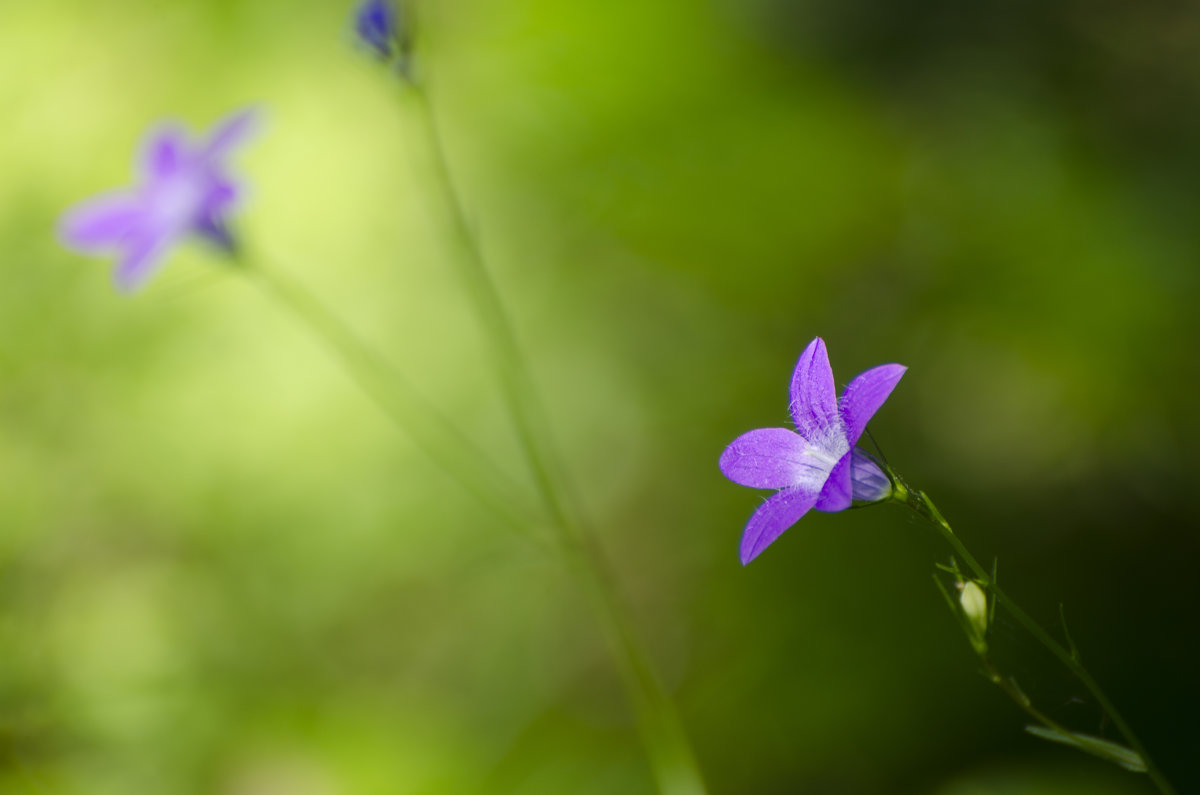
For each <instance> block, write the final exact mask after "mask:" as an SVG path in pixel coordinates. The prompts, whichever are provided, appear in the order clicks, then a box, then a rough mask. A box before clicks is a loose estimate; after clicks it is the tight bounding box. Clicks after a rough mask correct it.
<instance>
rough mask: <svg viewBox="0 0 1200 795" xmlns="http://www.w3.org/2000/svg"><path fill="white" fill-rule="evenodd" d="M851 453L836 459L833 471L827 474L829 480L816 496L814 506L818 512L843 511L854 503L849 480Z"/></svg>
mask: <svg viewBox="0 0 1200 795" xmlns="http://www.w3.org/2000/svg"><path fill="white" fill-rule="evenodd" d="M852 453H853V451H850V452H848V453H846V454H845V455H844V456H842V457H841V458H840V459H838V462H837V464H835V465H834V467H833V471H832V472H830V473H829V479H828V480H826V481H825V485H824V486H822V487H821V493H820V494H819V495H818V496H817V503H816V505H815V506H814V507H815V508H816V509H817V510H818V511H825V512H826V513H836V512H837V511H844V510H846V509H847V508H849V507H850V503H852V502H853V501H854V500H853V491H854V489H853V486H852V484H851V480H850V461H851V458H852V455H851V454H852Z"/></svg>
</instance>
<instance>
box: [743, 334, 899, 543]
mask: <svg viewBox="0 0 1200 795" xmlns="http://www.w3.org/2000/svg"><path fill="white" fill-rule="evenodd" d="M906 369H907V368H906V367H904V366H903V365H899V364H883V365H880V366H878V367H874V368H872V369H870V370H867V371H866V372H865V373H862V374H861V375H859V376H857V377H856V378H855V379H854V380H853V381H851V382H850V384H849V385H848V386H847V387H846V389H845V391H843V392H842V397H841V400H838V398H837V395H836V393H835V390H834V383H833V370H832V369H831V368H830V366H829V356H828V354H827V353H826V352H825V342H824V340H822V339H821V338H820V337H817V338H816V339H814V340H813V341H812V342H810V343H809V344H808V347H807V348H805V349H804V353H802V354H801V355H800V361H799V363H797V365H796V372H795V373H794V374H793V375H792V388H791V406H790V410H791V414H792V421H793V422H794V423H795V424H796V431H798V433H797V432H793V431H790V430H788V429H787V428H760V429H758V430H756V431H750V432H749V433H744V434H742V435H741V436H739V437H738V438H737V439H734V440H733V443H732V444H730V445H729V446H728V447H726V448H725V452H724V453H722V454H721V462H720V464H721V472H722V473H723V474H724V475H725V477H727V478H729V479H730V480H732V481H733V482H734V483H738V484H741V485H743V486H750V487H752V488H757V489H779V491H778V492H777V493H776V494H774V495H773V496H771V497H769V498H768V499H767V501H766V502H765V503H763V505H762V506H761V507H760V508H759V509H758V510H757V511H755V512H754V515H753V516H751V517H750V521H749V522H748V523H747V524H746V532H745V534H744V535H743V536H742V546H741V558H742V565H745V564H747V563H749V562H750V561H752V560H754V558H756V557H758V555H759V554H760V553H761V552H762V551H763V550H764V549H766V548H767V547H768V546H770V545H771V543H772V542H774V541H775V539H777V538H779V536H780V535H782V534H783V531H784V530H787V529H788V528H789V527H791V526H792V525H794V524H795V523H796V522H798V521H799V520H800V517H802V516H804V514H806V513H808V510H809V509H810V508H816V509H817V510H818V511H830V512H832V511H842V510H845V509H846V508H849V507H850V505H851V503H852V502H853V501H854V500H860V501H866V502H875V501H877V500H881V499H883V498H885V497H887V496H888V495H889V494H890V493H891V481H890V480H888V477H887V475H885V474H884V472H883V470H881V469H880V468H879V466H878V465H877V464H876V463H875V462H874V460H873V459H871V457H870V456H868V455H867V454H866V453H863V452H861V451H859V450H857V449H856V448H855V447H854V444H855V443H856V442H857V441H858V438H859V437H860V436H862V433H863V431H864V430H865V429H866V427H867V422H868V421H869V420H870V419H871V417H872V416H874V414H875V412H876V411H878V410H879V407H880V406H882V405H883V403H884V401H885V400H887V399H888V396H889V395H890V394H891V393H892V390H893V389H894V388H895V386H896V384H897V382H899V381H900V377H901V376H903V375H904V371H905V370H906Z"/></svg>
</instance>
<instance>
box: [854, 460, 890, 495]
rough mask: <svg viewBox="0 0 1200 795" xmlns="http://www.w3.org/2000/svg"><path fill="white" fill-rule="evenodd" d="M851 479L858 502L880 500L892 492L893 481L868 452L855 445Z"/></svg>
mask: <svg viewBox="0 0 1200 795" xmlns="http://www.w3.org/2000/svg"><path fill="white" fill-rule="evenodd" d="M850 454H851V456H852V458H851V462H850V480H851V481H852V483H853V488H854V499H855V500H856V501H858V502H879V501H880V500H883V499H887V498H888V497H890V496H891V494H892V481H891V479H890V478H889V477H888V476H887V475H886V474H884V471H883V469H881V468H880V466H879V464H877V463H876V462H875V459H874V458H872V457H871V456H870V455H868V454H867V453H864V452H863V451H862V450H859V449H858V448H857V447H855V448H854V449H853V450H851V451H850Z"/></svg>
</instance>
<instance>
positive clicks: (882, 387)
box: [841, 364, 908, 444]
mask: <svg viewBox="0 0 1200 795" xmlns="http://www.w3.org/2000/svg"><path fill="white" fill-rule="evenodd" d="M907 369H908V368H907V367H905V366H904V365H902V364H881V365H879V366H878V367H872V368H871V369H870V370H867V371H866V372H865V373H861V374H860V375H858V376H856V377H855V378H854V380H853V381H851V382H850V383H849V384H848V385H847V386H846V389H845V391H844V392H842V400H841V410H842V420H843V421H844V422H845V424H846V438H847V440H848V441H849V442H850V444H854V443H855V442H857V441H858V437H860V436H862V434H863V431H864V430H866V427H867V423H868V422H870V421H871V417H874V416H875V412H877V411H879V407H880V406H882V405H883V403H884V401H885V400H887V399H888V395H890V394H892V390H893V389H895V388H896V384H897V383H898V382H899V381H900V377H901V376H903V375H904V372H905V370H907Z"/></svg>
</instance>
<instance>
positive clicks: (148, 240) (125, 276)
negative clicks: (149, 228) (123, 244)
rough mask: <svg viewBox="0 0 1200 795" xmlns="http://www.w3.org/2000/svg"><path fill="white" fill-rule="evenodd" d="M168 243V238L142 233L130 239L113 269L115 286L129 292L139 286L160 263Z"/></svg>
mask: <svg viewBox="0 0 1200 795" xmlns="http://www.w3.org/2000/svg"><path fill="white" fill-rule="evenodd" d="M168 245H169V238H166V237H163V236H161V235H142V236H140V237H138V238H134V239H132V240H130V241H129V246H128V248H127V249H126V251H125V256H123V257H122V258H121V260H120V262H118V263H117V268H116V270H114V271H113V281H115V282H116V285H117V288H118V289H119V290H121V291H122V292H126V293H131V292H133V291H134V290H137V289H138V288H139V287H141V286H142V283H143V282H145V281H146V279H148V278H150V276H151V274H153V273H154V271H155V270H157V269H158V266H159V265H160V264H162V260H163V256H164V255H165V254H166V252H167V248H168Z"/></svg>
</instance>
